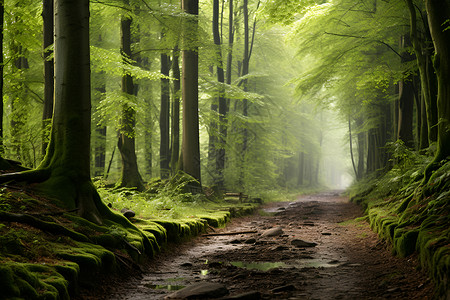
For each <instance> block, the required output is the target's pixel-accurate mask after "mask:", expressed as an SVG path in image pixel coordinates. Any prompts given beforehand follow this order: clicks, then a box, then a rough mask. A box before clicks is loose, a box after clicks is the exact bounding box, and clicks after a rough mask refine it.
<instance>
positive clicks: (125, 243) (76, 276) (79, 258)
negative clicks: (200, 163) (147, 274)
mask: <svg viewBox="0 0 450 300" xmlns="http://www.w3.org/2000/svg"><path fill="white" fill-rule="evenodd" d="M0 192H1V193H0V291H1V293H0V299H70V298H71V297H73V296H75V295H77V293H78V292H79V290H80V287H92V286H93V285H95V282H96V279H97V278H98V277H99V276H102V275H105V274H114V273H119V272H121V273H122V272H124V271H132V270H133V269H135V268H136V267H137V266H138V265H139V264H142V263H144V262H145V261H146V260H148V259H149V258H151V257H153V256H154V255H155V253H157V252H158V251H160V250H161V248H162V247H165V245H167V244H168V243H170V242H181V241H183V240H186V239H189V238H190V237H192V236H195V235H198V234H200V233H202V232H205V231H206V230H207V229H208V228H209V227H210V226H213V227H220V226H224V225H225V224H226V223H227V222H228V221H229V220H230V218H231V217H232V216H236V215H239V214H247V213H250V212H251V211H253V210H254V209H255V208H256V207H257V206H258V204H256V203H234V204H232V205H230V203H227V204H226V205H221V204H218V203H214V204H211V203H207V202H205V201H203V200H202V201H200V200H198V201H197V204H196V205H191V206H192V207H193V208H192V209H191V210H189V211H188V213H187V214H181V213H180V214H179V215H177V216H173V215H172V216H165V215H164V214H163V215H160V216H150V215H145V214H144V215H142V214H139V213H138V214H137V215H136V217H134V218H130V220H127V219H126V218H124V217H123V216H122V215H121V213H120V212H119V211H118V210H117V209H114V206H113V209H112V212H113V213H114V214H116V215H117V220H120V221H117V220H115V221H106V222H105V223H104V224H103V225H98V224H94V223H91V222H89V221H87V220H85V219H82V218H80V217H78V216H77V215H76V212H73V211H64V210H62V209H61V208H59V207H57V206H55V205H54V204H52V201H50V200H49V199H46V198H42V197H39V196H38V195H35V194H34V193H32V192H27V191H25V190H24V187H7V188H6V187H5V188H3V189H2V190H1V191H0ZM140 197H142V199H144V198H145V197H146V195H145V194H141V195H140ZM106 200H108V198H107V197H106ZM109 200H110V199H109ZM149 201H150V200H149ZM129 203H130V202H128V203H126V204H129ZM166 204H168V203H166ZM186 206H189V205H186ZM162 211H163V212H165V213H167V212H168V211H169V208H168V207H166V208H165V209H162ZM194 212H197V213H194Z"/></svg>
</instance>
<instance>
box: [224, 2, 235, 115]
mask: <svg viewBox="0 0 450 300" xmlns="http://www.w3.org/2000/svg"><path fill="white" fill-rule="evenodd" d="M228 4H229V14H228V50H227V70H226V75H225V77H226V83H227V84H231V69H232V65H233V43H234V21H233V20H234V7H233V0H229V1H228ZM227 106H228V107H229V106H230V102H229V99H228V101H227Z"/></svg>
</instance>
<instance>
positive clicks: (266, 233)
mask: <svg viewBox="0 0 450 300" xmlns="http://www.w3.org/2000/svg"><path fill="white" fill-rule="evenodd" d="M281 234H283V228H281V227H274V228H270V229H267V230H266V231H264V232H263V233H262V234H261V237H269V236H277V235H281Z"/></svg>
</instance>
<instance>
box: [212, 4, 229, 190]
mask: <svg viewBox="0 0 450 300" xmlns="http://www.w3.org/2000/svg"><path fill="white" fill-rule="evenodd" d="M213 36H214V44H215V45H216V57H217V82H218V83H219V89H218V103H219V138H218V149H217V150H216V170H217V178H216V182H215V184H217V186H219V187H223V186H224V176H223V171H224V168H225V136H226V135H227V133H226V130H227V125H226V114H227V110H228V109H227V101H226V99H225V97H224V89H223V84H224V82H225V76H224V71H223V61H222V48H221V47H222V41H221V38H220V32H219V0H214V2H213Z"/></svg>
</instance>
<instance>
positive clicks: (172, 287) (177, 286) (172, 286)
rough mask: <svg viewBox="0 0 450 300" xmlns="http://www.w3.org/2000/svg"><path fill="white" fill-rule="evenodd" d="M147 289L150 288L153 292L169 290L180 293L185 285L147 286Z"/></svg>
mask: <svg viewBox="0 0 450 300" xmlns="http://www.w3.org/2000/svg"><path fill="white" fill-rule="evenodd" d="M144 286H145V287H148V288H150V289H152V290H168V291H178V290H181V289H182V288H184V287H185V286H184V285H172V284H167V285H164V284H146V285H144Z"/></svg>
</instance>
